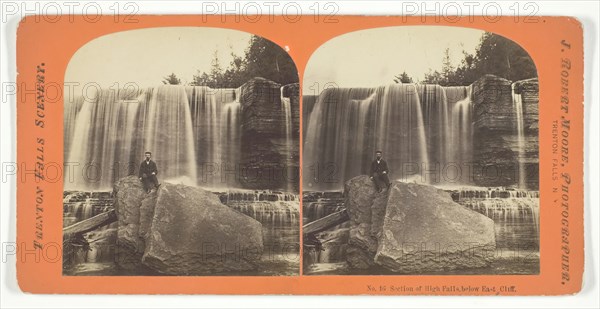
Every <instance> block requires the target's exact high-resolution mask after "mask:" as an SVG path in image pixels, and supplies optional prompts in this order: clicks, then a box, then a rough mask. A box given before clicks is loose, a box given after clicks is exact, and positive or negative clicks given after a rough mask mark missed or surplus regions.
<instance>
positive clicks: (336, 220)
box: [302, 209, 350, 235]
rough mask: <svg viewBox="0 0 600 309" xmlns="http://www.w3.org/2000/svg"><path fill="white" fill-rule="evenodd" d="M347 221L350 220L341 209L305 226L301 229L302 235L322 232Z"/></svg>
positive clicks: (346, 213)
mask: <svg viewBox="0 0 600 309" xmlns="http://www.w3.org/2000/svg"><path fill="white" fill-rule="evenodd" d="M348 220H350V217H349V216H348V212H347V211H346V209H342V210H340V211H338V212H334V213H332V214H330V215H328V216H325V217H323V218H321V219H318V220H315V221H313V222H310V223H307V224H305V225H304V226H303V227H302V234H304V235H307V234H315V233H318V232H322V231H325V230H328V229H330V228H332V227H334V226H336V225H339V224H342V223H344V222H346V221H348Z"/></svg>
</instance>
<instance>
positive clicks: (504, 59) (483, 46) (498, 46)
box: [423, 32, 537, 86]
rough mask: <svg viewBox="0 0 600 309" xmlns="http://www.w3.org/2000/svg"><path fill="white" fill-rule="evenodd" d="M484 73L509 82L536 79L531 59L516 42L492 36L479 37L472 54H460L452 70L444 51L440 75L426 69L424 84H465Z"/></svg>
mask: <svg viewBox="0 0 600 309" xmlns="http://www.w3.org/2000/svg"><path fill="white" fill-rule="evenodd" d="M485 74H493V75H496V76H499V77H502V78H506V79H508V80H511V81H517V80H523V79H528V78H533V77H537V70H536V68H535V64H534V62H533V59H531V57H530V56H529V54H528V53H527V51H525V50H524V49H523V48H522V47H521V46H520V45H518V44H517V43H515V42H513V41H511V40H509V39H507V38H505V37H503V36H500V35H497V34H494V33H490V32H486V33H484V34H483V36H482V37H481V40H480V43H479V45H478V47H477V49H476V51H475V54H469V53H467V52H464V51H463V59H462V61H461V63H460V65H459V66H458V67H456V68H454V67H453V66H452V63H451V61H450V50H449V49H446V50H445V52H444V58H443V60H442V72H438V71H437V70H436V71H433V70H429V72H428V73H426V74H425V78H424V80H423V82H424V83H431V84H439V85H442V86H458V85H469V84H472V83H473V82H475V81H476V80H477V79H479V78H480V77H481V76H483V75H485Z"/></svg>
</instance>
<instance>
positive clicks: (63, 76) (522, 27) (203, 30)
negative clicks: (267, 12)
mask: <svg viewBox="0 0 600 309" xmlns="http://www.w3.org/2000/svg"><path fill="white" fill-rule="evenodd" d="M336 21H337V22H335V23H322V22H317V21H315V19H314V18H308V17H307V18H300V19H299V20H298V21H297V22H294V23H290V22H286V20H284V19H283V18H281V17H273V18H259V19H257V20H253V21H252V22H249V21H246V20H244V19H242V20H238V21H236V22H233V19H232V20H231V21H227V20H223V19H221V18H220V17H217V16H193V15H181V16H138V17H137V22H135V23H117V22H115V21H114V20H113V19H112V18H102V19H100V20H98V21H96V22H94V23H90V22H87V21H86V20H85V19H83V18H82V17H81V16H73V17H72V18H69V19H66V18H64V19H59V20H53V22H48V21H45V20H44V19H39V18H38V19H36V17H35V16H29V17H27V18H25V19H23V20H22V21H21V23H20V25H19V28H18V35H17V38H18V39H17V67H18V72H19V74H18V79H17V82H18V97H17V100H18V103H17V117H18V118H17V158H18V164H19V165H18V166H19V172H20V173H19V177H18V180H19V182H18V185H17V208H18V211H17V243H18V259H17V260H18V261H17V269H18V282H19V285H20V287H21V289H22V290H23V291H27V292H32V293H115V294H133V293H149V294H155V293H156V294H158V293H160V294H175V293H177V294H180V293H186V294H299V295H302V294H346V295H358V294H361V295H362V294H366V295H556V294H572V293H576V292H578V291H579V290H580V289H581V283H582V274H583V263H584V258H583V256H584V251H583V34H582V28H581V24H580V23H579V22H577V21H576V20H575V19H573V18H569V17H539V18H538V19H536V20H535V22H528V23H525V22H523V20H520V19H515V18H514V17H503V18H500V19H499V20H497V21H496V22H488V21H486V20H485V19H483V18H479V17H475V18H472V19H470V20H469V19H467V18H465V19H458V20H457V21H456V22H453V23H450V22H447V21H445V22H436V21H435V20H434V18H429V17H427V18H421V17H402V16H385V17H384V16H338V17H337V19H336ZM307 33H310V35H306V34H307ZM541 33H543V34H544V35H540V34H541Z"/></svg>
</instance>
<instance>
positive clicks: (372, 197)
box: [344, 176, 495, 273]
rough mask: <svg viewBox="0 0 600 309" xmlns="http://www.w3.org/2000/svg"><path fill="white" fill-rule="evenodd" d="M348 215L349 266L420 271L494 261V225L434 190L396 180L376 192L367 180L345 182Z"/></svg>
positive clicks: (476, 264)
mask: <svg viewBox="0 0 600 309" xmlns="http://www.w3.org/2000/svg"><path fill="white" fill-rule="evenodd" d="M344 194H345V196H346V201H345V204H346V207H347V209H348V214H349V216H350V236H349V240H348V249H347V262H348V264H349V266H350V267H352V268H371V267H377V266H383V267H384V268H385V269H388V270H390V271H393V272H403V273H423V272H437V271H447V270H452V269H459V268H478V267H485V266H488V265H489V264H490V263H491V262H492V257H493V251H494V250H495V234H494V222H493V221H492V220H491V219H489V218H487V217H486V216H484V215H481V214H479V213H477V212H475V211H472V210H470V209H468V208H465V207H463V206H461V205H459V204H457V203H455V202H454V201H453V200H452V198H451V196H450V195H449V194H448V193H446V192H444V191H442V190H439V189H437V188H435V187H433V186H428V185H421V184H414V183H403V182H394V183H393V185H392V187H391V188H390V190H389V192H383V193H377V192H376V191H375V189H374V186H373V183H372V181H371V180H370V179H369V177H368V176H358V177H355V178H353V179H351V180H349V181H348V182H347V183H346V186H345V193H344Z"/></svg>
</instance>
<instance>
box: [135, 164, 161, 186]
mask: <svg viewBox="0 0 600 309" xmlns="http://www.w3.org/2000/svg"><path fill="white" fill-rule="evenodd" d="M153 173H154V174H153ZM156 175H158V169H157V168H156V163H154V161H152V160H149V161H146V160H144V161H142V164H140V172H139V177H140V178H142V183H143V184H144V190H146V192H148V191H149V190H150V189H151V187H150V186H151V185H152V187H153V188H155V187H157V186H158V179H157V178H156Z"/></svg>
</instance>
